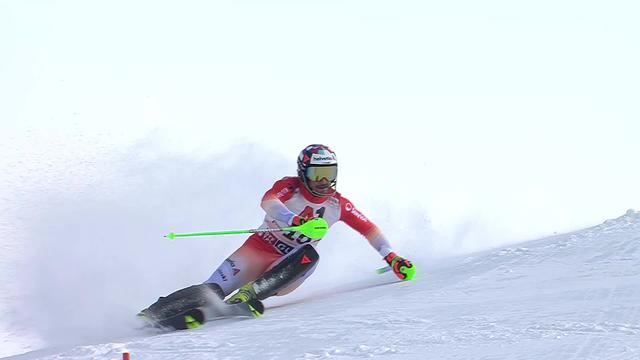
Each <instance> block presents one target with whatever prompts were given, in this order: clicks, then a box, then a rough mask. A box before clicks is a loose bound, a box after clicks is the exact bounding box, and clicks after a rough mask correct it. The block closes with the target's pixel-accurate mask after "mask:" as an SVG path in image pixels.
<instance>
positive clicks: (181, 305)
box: [139, 284, 224, 320]
mask: <svg viewBox="0 0 640 360" xmlns="http://www.w3.org/2000/svg"><path fill="white" fill-rule="evenodd" d="M223 296H224V294H223V293H222V289H220V287H219V286H218V285H217V284H198V285H192V286H189V287H186V288H184V289H180V290H178V291H175V292H173V293H171V294H169V295H167V296H163V297H160V298H158V301H156V302H155V303H153V304H151V305H150V306H149V307H148V308H146V309H144V310H142V311H141V312H140V314H139V315H141V316H147V317H150V318H151V319H154V320H161V319H166V318H169V317H172V316H175V315H177V314H180V313H183V312H185V311H188V310H191V309H195V308H199V307H202V306H206V305H207V304H210V303H211V302H212V301H215V300H214V299H216V298H222V297H223Z"/></svg>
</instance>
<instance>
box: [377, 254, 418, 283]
mask: <svg viewBox="0 0 640 360" xmlns="http://www.w3.org/2000/svg"><path fill="white" fill-rule="evenodd" d="M384 260H385V261H386V262H387V264H389V266H390V267H391V270H393V273H394V274H396V276H397V277H398V278H400V280H403V281H406V280H411V279H413V276H414V275H415V274H416V267H415V266H414V265H413V264H412V263H411V261H409V260H407V259H405V258H403V257H401V256H398V255H396V253H394V252H393V251H392V252H390V253H389V255H387V256H385V257H384Z"/></svg>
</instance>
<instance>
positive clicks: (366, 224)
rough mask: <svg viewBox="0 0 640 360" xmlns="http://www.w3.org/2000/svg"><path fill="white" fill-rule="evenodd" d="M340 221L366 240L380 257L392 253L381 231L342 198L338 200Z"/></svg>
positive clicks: (349, 202)
mask: <svg viewBox="0 0 640 360" xmlns="http://www.w3.org/2000/svg"><path fill="white" fill-rule="evenodd" d="M340 220H342V221H344V223H345V224H347V225H349V227H351V228H352V229H354V230H356V231H357V232H359V233H360V234H362V235H363V236H364V237H365V238H367V240H368V241H369V244H371V246H372V247H373V248H374V249H376V251H377V252H378V253H379V254H380V256H382V257H385V256H387V255H388V254H389V253H390V252H392V250H391V245H390V244H389V241H388V240H387V238H386V237H385V236H384V234H382V231H380V229H379V228H378V227H377V226H376V225H375V224H374V223H373V222H371V220H369V219H368V218H367V217H366V216H364V215H363V214H362V213H361V212H360V211H358V209H356V207H355V206H354V205H353V203H351V201H349V200H348V199H346V198H344V197H341V198H340Z"/></svg>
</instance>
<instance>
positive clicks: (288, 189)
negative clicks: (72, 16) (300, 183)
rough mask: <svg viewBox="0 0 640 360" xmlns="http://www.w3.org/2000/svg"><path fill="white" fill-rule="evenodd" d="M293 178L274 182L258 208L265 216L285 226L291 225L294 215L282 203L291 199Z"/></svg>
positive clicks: (293, 186) (293, 185)
mask: <svg viewBox="0 0 640 360" xmlns="http://www.w3.org/2000/svg"><path fill="white" fill-rule="evenodd" d="M294 179H295V178H283V179H282V180H278V181H276V183H275V184H273V187H272V188H271V189H269V190H268V191H267V192H266V193H265V194H264V196H263V197H262V202H261V203H260V206H261V207H262V208H263V209H264V211H265V212H266V213H267V215H269V216H271V217H272V218H274V219H276V220H278V221H281V222H283V223H285V224H289V225H291V221H292V220H293V219H294V217H295V216H296V214H294V213H293V212H291V210H289V209H288V208H287V207H286V206H285V204H284V202H285V201H287V200H289V199H291V197H292V196H293V192H294V190H295V181H294Z"/></svg>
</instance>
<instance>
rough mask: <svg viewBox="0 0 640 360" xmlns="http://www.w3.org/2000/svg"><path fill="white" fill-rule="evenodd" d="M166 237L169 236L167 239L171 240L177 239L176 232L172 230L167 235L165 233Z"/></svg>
mask: <svg viewBox="0 0 640 360" xmlns="http://www.w3.org/2000/svg"><path fill="white" fill-rule="evenodd" d="M164 237H166V238H167V239H169V240H173V239H175V238H176V234H175V233H172V232H170V233H168V234H167V235H165V236H164Z"/></svg>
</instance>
